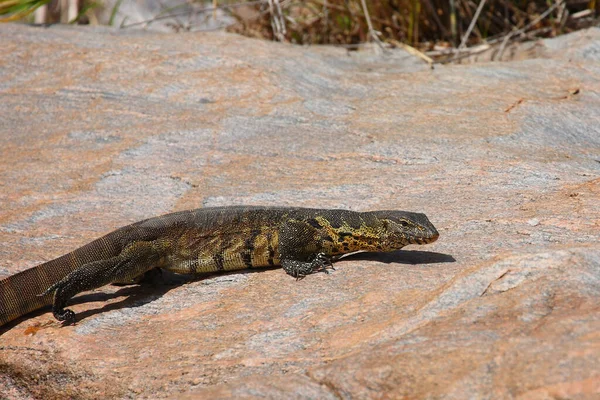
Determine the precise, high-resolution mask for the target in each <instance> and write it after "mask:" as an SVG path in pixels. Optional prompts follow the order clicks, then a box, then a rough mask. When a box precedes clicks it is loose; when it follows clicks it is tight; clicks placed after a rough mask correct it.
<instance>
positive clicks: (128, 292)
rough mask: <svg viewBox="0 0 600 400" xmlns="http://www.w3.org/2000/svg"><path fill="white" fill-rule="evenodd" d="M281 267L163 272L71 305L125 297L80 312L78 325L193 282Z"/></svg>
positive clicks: (155, 298)
mask: <svg viewBox="0 0 600 400" xmlns="http://www.w3.org/2000/svg"><path fill="white" fill-rule="evenodd" d="M277 268H279V267H269V268H261V269H248V270H241V271H231V272H225V273H219V274H206V275H182V274H176V273H174V272H170V271H164V270H163V271H162V273H161V274H160V278H156V277H155V278H153V279H152V282H145V283H142V284H138V285H131V286H125V287H123V288H122V289H119V290H117V291H116V292H112V293H102V292H97V293H89V294H84V295H80V296H77V297H75V298H74V299H73V300H71V302H70V303H69V304H80V303H87V302H101V301H107V300H111V299H115V298H119V297H125V298H124V299H123V300H120V301H117V302H114V303H109V304H106V305H104V306H102V307H100V308H94V309H89V310H85V311H81V312H78V313H77V315H76V323H77V322H81V321H83V320H84V319H86V318H89V317H91V316H93V315H96V314H102V313H105V312H108V311H112V310H118V309H124V308H136V307H141V306H144V305H146V304H148V303H151V302H153V301H155V300H157V299H159V298H161V297H162V296H163V295H164V294H166V293H168V292H169V291H171V290H173V289H176V288H178V287H180V286H182V285H185V284H187V283H191V282H198V281H203V280H206V279H209V278H212V277H215V276H227V275H233V274H239V273H258V272H265V271H269V270H272V269H277Z"/></svg>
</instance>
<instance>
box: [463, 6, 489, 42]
mask: <svg viewBox="0 0 600 400" xmlns="http://www.w3.org/2000/svg"><path fill="white" fill-rule="evenodd" d="M485 2H486V0H481V1H480V2H479V5H478V6H477V11H475V15H473V19H472V20H471V23H470V24H469V27H468V28H467V31H466V32H465V34H464V35H463V38H462V40H461V42H460V45H459V46H458V48H459V49H462V48H464V47H465V46H466V45H467V39H469V36H470V35H471V31H472V30H473V28H474V27H475V24H476V23H477V20H478V19H479V14H481V10H483V6H484V5H485Z"/></svg>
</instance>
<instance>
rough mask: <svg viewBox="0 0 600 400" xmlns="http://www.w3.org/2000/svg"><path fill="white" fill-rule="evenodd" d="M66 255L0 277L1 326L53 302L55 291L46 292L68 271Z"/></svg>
mask: <svg viewBox="0 0 600 400" xmlns="http://www.w3.org/2000/svg"><path fill="white" fill-rule="evenodd" d="M67 256H68V254H67V255H65V256H62V257H59V258H57V259H55V260H52V261H49V262H47V263H44V264H41V265H38V266H37V267H33V268H29V269H26V270H25V271H21V272H19V273H18V274H15V275H11V276H9V277H7V278H4V279H2V280H0V326H2V325H4V324H6V323H8V322H10V321H12V320H14V319H16V318H19V317H20V316H21V315H25V314H27V313H30V312H32V311H35V310H37V309H39V308H42V307H44V306H47V305H49V304H52V295H51V294H50V293H49V294H46V293H44V292H45V291H46V289H48V287H49V286H51V285H53V284H54V283H55V282H56V281H57V280H60V279H62V278H63V277H64V275H66V274H67V273H68V272H69V269H70V268H69V267H70V265H69V263H68V262H66V261H67V260H66V259H65V258H66V257H67ZM65 267H66V268H65ZM40 293H44V294H43V295H40Z"/></svg>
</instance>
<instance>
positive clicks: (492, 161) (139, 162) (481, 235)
mask: <svg viewBox="0 0 600 400" xmlns="http://www.w3.org/2000/svg"><path fill="white" fill-rule="evenodd" d="M0 37H2V43H3V50H4V52H3V56H2V57H1V58H0V104H1V107H0V120H1V121H2V124H1V126H0V204H1V207H0V243H2V246H1V247H0V275H2V276H7V275H10V274H13V273H16V272H18V271H21V270H23V269H26V268H29V267H33V266H35V265H37V264H38V263H41V262H43V261H47V260H49V259H52V258H55V257H57V256H59V255H62V254H64V253H66V252H68V251H70V250H72V249H74V248H75V247H77V246H80V245H82V244H84V243H86V242H88V241H90V240H92V239H94V238H96V237H98V236H100V235H101V234H104V233H106V232H109V231H111V230H113V229H115V228H117V227H119V226H123V225H125V224H127V223H130V222H134V221H136V220H139V219H142V218H146V217H150V216H154V215H157V214H162V213H166V212H171V211H175V210H180V209H188V208H196V207H202V206H214V205H229V204H261V205H297V206H307V207H309V206H311V207H337V208H349V209H354V210H368V209H388V208H395V209H405V210H413V211H422V212H425V213H426V214H427V215H428V216H429V218H430V219H431V221H432V222H433V223H434V224H435V225H436V226H437V227H438V230H439V231H440V234H441V237H440V239H439V240H438V241H437V242H436V243H434V244H432V245H428V246H424V247H418V248H417V247H414V246H411V247H407V248H406V250H403V251H400V252H396V253H392V254H385V255H373V254H364V255H357V256H353V257H350V258H348V259H347V260H343V261H340V262H339V263H338V264H337V269H336V271H335V272H334V273H333V274H332V275H325V274H316V275H312V276H309V277H307V278H306V279H304V280H302V281H299V282H296V281H295V280H294V279H292V278H290V277H289V276H286V275H285V274H284V273H283V272H282V271H281V270H280V269H273V270H266V271H262V272H253V273H236V274H230V275H220V276H219V275H215V276H210V277H207V278H205V279H200V280H197V281H193V282H186V283H183V284H182V283H181V282H179V281H177V280H173V281H172V282H167V283H168V284H160V285H157V287H152V286H142V287H136V286H133V287H114V286H108V287H104V288H101V289H98V290H95V291H94V292H92V293H88V294H84V295H82V296H80V297H78V298H77V299H76V300H75V303H76V304H75V305H74V306H73V309H74V310H75V311H76V312H77V313H78V314H79V316H80V317H81V320H80V321H79V322H78V323H77V325H75V326H69V327H61V326H60V324H58V323H57V322H56V321H54V320H53V318H52V316H51V314H50V313H48V312H47V310H44V311H42V312H39V313H37V314H35V315H28V316H27V317H25V318H22V319H20V320H18V321H16V322H15V323H13V324H11V325H9V326H8V328H9V329H6V327H5V329H4V331H3V334H2V336H0V393H1V394H0V397H2V398H22V399H29V398H44V399H49V398H64V397H70V398H83V399H88V398H89V399H91V398H105V397H113V398H131V397H136V398H230V397H235V398H283V397H285V398H297V399H316V398H323V399H334V398H359V399H360V398H400V397H406V398H457V399H458V398H490V399H492V398H519V399H550V398H577V399H579V398H581V399H583V398H597V396H599V393H600V334H599V332H600V305H599V303H598V298H599V296H600V243H599V238H600V197H599V193H600V113H599V112H598V110H600V80H598V76H600V29H591V30H588V31H582V32H578V33H575V34H572V35H568V36H565V37H561V38H559V39H555V40H550V41H545V42H540V43H539V46H541V48H542V49H543V51H539V50H540V47H539V46H538V47H537V49H538V51H537V52H536V55H537V56H536V57H537V58H533V59H526V60H522V61H513V62H510V63H496V64H475V65H468V66H460V65H458V66H446V67H437V68H436V69H435V70H433V71H431V70H429V69H427V68H425V67H424V66H422V65H421V64H420V63H419V62H418V61H415V60H414V59H412V58H411V57H410V56H408V55H406V54H404V53H402V52H398V53H393V54H388V55H385V56H383V57H379V56H376V55H374V53H370V52H359V53H346V52H345V51H342V50H339V49H332V48H325V47H313V48H299V47H290V46H287V45H283V44H277V43H264V42H260V41H255V40H249V39H245V38H242V37H237V36H233V35H226V34H214V33H213V34H198V33H195V34H179V35H175V34H172V35H163V34H147V33H136V32H131V31H130V32H126V33H123V32H119V31H110V30H91V29H82V28H71V27H66V28H65V27H53V28H50V29H43V28H33V27H25V26H19V25H0Z"/></svg>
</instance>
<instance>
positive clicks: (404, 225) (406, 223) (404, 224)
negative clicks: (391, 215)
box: [398, 221, 409, 228]
mask: <svg viewBox="0 0 600 400" xmlns="http://www.w3.org/2000/svg"><path fill="white" fill-rule="evenodd" d="M398 223H399V224H400V225H401V226H403V227H404V228H408V226H409V225H408V222H406V221H398Z"/></svg>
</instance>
